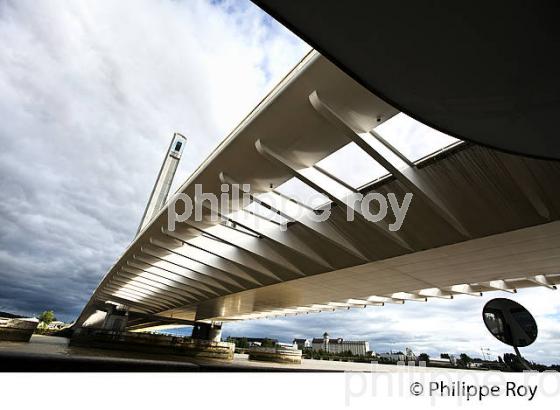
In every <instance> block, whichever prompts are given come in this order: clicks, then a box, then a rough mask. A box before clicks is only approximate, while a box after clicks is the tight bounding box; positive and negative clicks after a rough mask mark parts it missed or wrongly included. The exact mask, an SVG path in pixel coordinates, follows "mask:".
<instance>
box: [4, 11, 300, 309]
mask: <svg viewBox="0 0 560 410" xmlns="http://www.w3.org/2000/svg"><path fill="white" fill-rule="evenodd" d="M0 43H1V44H2V50H1V52H0V89H1V90H2V92H1V94H0V144H1V145H2V150H1V151H0V168H1V173H0V175H1V177H0V192H1V194H0V195H1V198H0V199H1V201H0V241H1V243H2V247H1V251H0V281H1V282H2V284H1V285H0V306H4V307H5V308H10V307H11V308H12V309H20V310H25V311H27V312H29V313H32V312H33V309H41V308H47V307H51V306H48V304H53V305H54V306H53V307H56V308H58V309H60V310H61V311H63V312H67V314H69V315H75V314H77V313H78V311H79V309H80V308H81V307H82V306H83V304H84V303H85V301H86V300H87V298H88V297H89V295H90V294H91V292H92V291H93V288H94V287H95V285H96V284H97V282H98V281H99V280H100V278H101V276H102V275H103V274H104V273H105V272H106V271H107V269H108V267H109V266H110V265H111V264H112V263H113V262H114V261H115V259H116V258H117V257H118V255H119V254H120V253H121V252H122V251H123V250H124V249H125V247H126V245H127V244H128V242H129V241H130V240H131V239H132V237H133V234H134V232H135V229H136V227H137V225H138V223H139V221H140V217H141V214H142V211H143V208H144V206H145V203H146V201H147V198H148V194H149V191H150V189H151V186H152V184H153V181H154V180H155V177H156V175H157V171H158V170H159V166H160V163H161V160H162V157H163V154H164V152H165V149H166V148H167V145H168V144H169V140H170V138H171V135H172V134H173V132H175V131H178V132H181V133H183V134H185V135H186V136H187V137H188V145H187V148H186V150H185V154H184V155H183V159H182V162H181V165H180V168H179V170H178V172H177V176H176V179H175V184H174V185H175V187H177V186H178V185H179V184H181V183H182V182H183V181H184V180H185V178H186V177H187V176H188V175H189V174H190V173H191V172H192V171H193V170H194V169H195V168H196V167H197V166H198V165H199V164H200V163H201V162H202V160H203V159H204V158H205V157H206V156H207V155H208V154H209V153H210V152H211V150H212V149H213V148H214V147H215V146H216V145H217V144H218V143H219V141H221V140H222V139H223V138H224V137H225V136H226V134H227V133H228V132H229V130H231V129H232V128H233V127H234V126H235V125H236V124H237V123H238V122H239V121H240V120H241V119H242V118H243V117H244V116H245V115H246V114H247V113H248V112H249V111H250V110H251V109H252V108H253V107H254V106H255V105H256V104H257V103H258V101H259V100H260V99H261V98H262V97H263V96H264V95H265V94H266V92H268V90H269V89H270V88H271V87H272V86H273V85H274V84H275V83H276V82H277V81H278V80H279V79H280V78H281V77H282V76H283V75H284V74H285V73H287V72H288V71H289V70H290V69H291V67H292V66H293V65H294V64H295V63H296V62H297V61H298V60H299V59H300V58H301V57H303V55H304V54H305V53H306V52H307V51H308V50H309V47H308V46H306V45H305V44H304V43H303V42H301V41H300V40H298V39H297V38H296V37H294V36H293V35H292V34H291V33H289V32H288V31H287V30H285V29H283V28H282V27H281V26H279V25H278V24H275V23H273V22H272V21H271V19H270V18H269V17H267V16H266V15H265V14H264V13H262V12H261V11H260V10H259V9H258V8H256V7H255V6H253V5H252V4H251V3H250V2H248V1H237V2H235V1H224V2H217V3H215V4H212V3H210V2H208V1H200V0H188V1H170V0H169V1H160V2H153V1H147V0H139V1H136V0H135V1H118V2H115V1H107V0H105V1H102V0H100V1H72V2H62V1H42V2H34V1H25V0H24V1H12V2H10V1H7V2H2V3H0ZM19 286H21V287H22V288H25V286H28V291H29V292H31V289H32V288H33V287H35V286H36V287H37V289H38V290H39V289H42V293H43V295H42V296H39V295H33V296H32V295H29V297H27V295H26V297H23V298H14V294H13V292H12V291H11V289H15V288H18V287H19ZM18 289H19V288H18ZM18 292H21V289H19V290H18ZM37 298H38V299H37ZM30 300H32V301H33V302H32V303H31V302H29V303H28V301H30ZM66 302H68V303H66ZM69 303H72V305H71V306H70V305H69ZM42 304H44V306H41V305H42Z"/></svg>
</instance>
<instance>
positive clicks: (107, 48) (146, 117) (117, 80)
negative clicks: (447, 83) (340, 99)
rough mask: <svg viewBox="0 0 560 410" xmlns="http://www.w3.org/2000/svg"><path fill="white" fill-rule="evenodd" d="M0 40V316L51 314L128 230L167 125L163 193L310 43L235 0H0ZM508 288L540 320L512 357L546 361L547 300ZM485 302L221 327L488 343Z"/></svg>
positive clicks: (123, 241)
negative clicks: (171, 170)
mask: <svg viewBox="0 0 560 410" xmlns="http://www.w3.org/2000/svg"><path fill="white" fill-rule="evenodd" d="M0 44H2V48H1V49H0V146H1V147H2V149H0V311H2V310H5V311H11V312H19V313H22V314H36V313H37V312H40V311H42V310H44V309H53V310H55V312H56V313H57V314H58V316H59V317H60V318H62V319H65V320H71V319H74V318H75V317H76V316H77V314H78V313H79V311H80V310H81V308H82V307H83V306H84V304H85V303H86V301H87V299H88V298H89V296H90V295H91V293H92V292H93V290H94V288H95V286H96V285H97V284H98V283H99V281H100V280H101V278H102V276H103V275H104V274H105V272H106V271H107V270H108V268H109V267H110V266H111V265H112V264H113V263H114V261H115V260H116V259H117V258H118V256H119V255H120V254H121V253H122V251H123V250H124V249H125V247H126V246H127V245H128V243H129V242H130V241H131V240H132V239H133V236H134V233H135V231H136V229H137V226H138V223H139V221H140V218H141V216H142V212H143V210H144V207H145V204H146V201H147V198H148V195H149V192H150V190H151V187H152V184H153V181H154V179H155V177H156V175H157V172H158V170H159V166H160V165H161V160H162V157H163V153H164V152H165V149H166V148H167V145H168V144H169V139H170V138H171V135H172V134H173V132H175V131H177V132H181V133H183V134H184V135H187V136H188V138H189V140H188V146H187V149H186V150H185V153H184V155H183V158H182V162H181V164H180V167H179V170H178V172H177V175H176V179H175V184H174V188H176V187H177V186H178V185H179V184H181V183H182V182H183V181H184V180H185V179H186V177H187V176H188V175H189V174H190V173H191V172H192V171H193V170H194V169H195V168H196V167H197V166H198V165H199V164H200V163H201V162H202V161H203V159H204V158H205V157H206V156H207V155H208V154H209V153H210V152H211V150H212V149H213V148H214V147H216V146H217V144H218V143H219V142H220V141H221V140H222V139H223V137H224V136H225V135H227V133H228V132H229V131H230V130H231V129H232V128H233V127H234V126H235V125H236V124H237V123H238V122H239V121H240V120H241V119H242V118H243V117H244V116H245V114H246V113H247V112H249V111H250V110H251V109H252V108H253V107H254V106H255V105H256V104H257V103H258V101H259V100H260V99H261V98H262V97H263V96H264V95H265V94H266V93H267V92H268V91H269V90H270V89H271V88H272V87H273V86H274V84H276V83H277V82H278V80H279V79H280V78H281V77H282V76H283V75H284V74H286V73H287V72H288V71H289V69H290V68H291V67H292V66H293V65H294V64H295V63H297V62H298V61H299V60H300V59H301V58H302V57H303V56H304V55H305V54H306V53H307V52H308V51H309V47H308V46H307V45H306V44H304V43H303V42H302V41H300V40H299V39H298V38H297V37H295V36H294V35H292V34H291V33H290V32H288V31H287V30H285V29H284V28H283V27H282V26H280V25H279V24H277V23H275V22H274V21H273V20H272V19H271V18H270V17H268V16H267V15H265V14H264V13H262V12H261V11H260V10H259V9H258V8H256V7H255V6H253V5H252V4H251V3H249V2H248V1H245V0H243V1H241V0H240V1H199V0H184V1H171V0H162V1H147V0H134V1H118V2H116V1H109V0H106V1H105V0H96V1H79V0H74V1H71V2H68V1H64V2H63V1H54V0H52V1H48V0H43V1H41V2H36V1H31V0H17V1H15V0H14V1H9V0H0ZM389 128H390V127H389ZM386 132H387V133H389V134H390V133H391V132H392V133H395V134H398V135H400V136H401V137H402V136H403V135H404V136H405V137H406V138H405V137H403V138H405V140H403V141H406V144H404V145H403V146H402V148H403V150H406V149H408V150H410V155H411V156H414V155H419V154H421V153H422V151H423V150H425V149H428V150H429V149H431V148H430V147H432V146H434V145H438V144H441V142H442V141H443V140H445V138H444V137H442V136H441V135H438V134H437V133H428V134H429V135H428V134H427V133H426V131H425V130H424V131H423V129H422V128H419V127H417V126H416V125H415V124H411V123H410V122H409V121H407V120H406V119H403V120H402V121H401V122H399V123H397V124H396V125H393V128H392V129H387V130H386ZM395 138H397V137H395ZM420 141H421V143H420ZM356 163H357V162H356ZM327 165H328V164H327ZM352 174H355V175H357V174H360V173H356V172H352ZM364 177H367V176H365V175H364ZM490 296H494V295H490ZM496 296H497V295H496ZM513 298H514V299H517V300H519V301H520V302H521V303H522V304H524V305H525V306H526V307H528V308H529V309H530V310H531V311H532V312H533V313H534V314H535V316H536V318H537V320H538V322H539V324H540V329H541V330H540V335H539V341H538V343H536V344H535V345H534V346H532V347H530V348H527V349H525V351H526V354H527V356H528V357H529V358H535V359H537V358H538V359H539V361H541V362H560V352H558V349H557V345H558V341H559V340H560V331H559V327H558V318H559V316H560V303H559V299H558V297H557V295H556V294H555V293H554V292H551V291H549V290H547V289H535V290H527V291H522V292H521V293H520V294H519V295H516V296H514V297H513ZM487 299H488V297H486V296H485V297H484V298H472V297H471V298H468V297H458V298H457V299H456V300H453V301H447V300H434V301H430V302H428V303H425V304H419V303H413V302H410V303H407V304H405V305H402V306H401V305H389V306H385V307H383V308H368V309H363V310H351V311H339V312H336V313H333V314H327V313H322V314H315V315H305V316H301V317H290V318H285V319H273V320H260V321H249V322H243V323H239V324H235V325H233V324H228V325H226V326H225V327H224V334H225V335H238V336H241V335H246V336H269V337H277V338H279V339H281V340H283V341H291V339H292V338H293V337H318V336H320V335H321V334H322V333H323V332H324V331H325V330H327V331H328V332H329V333H330V334H331V335H332V336H334V337H344V338H348V339H352V338H359V339H367V340H369V341H370V343H371V344H372V347H373V348H374V350H376V351H387V350H390V349H395V350H402V349H404V348H405V347H406V346H410V347H412V348H413V349H414V350H416V351H418V352H419V351H425V352H428V353H430V354H432V355H434V354H436V353H439V352H460V351H461V352H462V351H465V352H469V353H471V354H477V353H479V352H480V347H489V348H491V349H492V351H493V352H494V353H502V352H504V351H507V349H506V348H505V346H500V345H499V344H498V343H497V342H494V340H493V339H492V337H491V336H489V335H488V334H487V332H486V330H485V328H484V325H483V324H482V321H481V316H480V312H481V309H482V306H483V305H484V302H485V300H487ZM458 321H460V324H459V322H458Z"/></svg>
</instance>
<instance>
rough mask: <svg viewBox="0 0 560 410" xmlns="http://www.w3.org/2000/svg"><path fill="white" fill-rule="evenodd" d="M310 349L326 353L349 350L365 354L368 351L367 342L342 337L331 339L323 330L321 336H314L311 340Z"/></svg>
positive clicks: (357, 353) (361, 354)
mask: <svg viewBox="0 0 560 410" xmlns="http://www.w3.org/2000/svg"><path fill="white" fill-rule="evenodd" d="M311 349H312V350H314V351H318V350H322V351H324V352H328V353H342V352H348V351H349V352H351V353H352V354H353V355H360V356H365V355H366V353H367V352H369V351H370V350H369V343H368V342H366V341H362V340H344V339H342V338H338V339H331V338H330V337H329V334H328V333H327V332H325V333H324V334H323V338H322V339H319V338H315V339H313V340H312V341H311Z"/></svg>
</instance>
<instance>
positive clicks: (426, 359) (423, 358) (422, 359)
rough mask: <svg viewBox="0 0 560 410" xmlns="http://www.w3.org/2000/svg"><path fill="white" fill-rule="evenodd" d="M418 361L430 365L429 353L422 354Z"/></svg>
mask: <svg viewBox="0 0 560 410" xmlns="http://www.w3.org/2000/svg"><path fill="white" fill-rule="evenodd" d="M418 361H419V362H424V363H426V364H428V363H430V356H429V355H428V353H420V354H419V355H418Z"/></svg>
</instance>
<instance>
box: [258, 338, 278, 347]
mask: <svg viewBox="0 0 560 410" xmlns="http://www.w3.org/2000/svg"><path fill="white" fill-rule="evenodd" d="M274 345H275V343H274V341H272V340H270V339H264V340H263V341H262V343H261V346H262V347H274Z"/></svg>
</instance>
